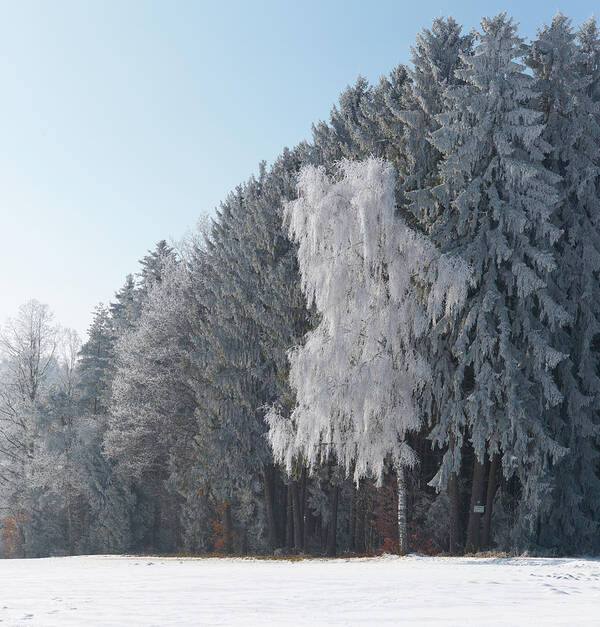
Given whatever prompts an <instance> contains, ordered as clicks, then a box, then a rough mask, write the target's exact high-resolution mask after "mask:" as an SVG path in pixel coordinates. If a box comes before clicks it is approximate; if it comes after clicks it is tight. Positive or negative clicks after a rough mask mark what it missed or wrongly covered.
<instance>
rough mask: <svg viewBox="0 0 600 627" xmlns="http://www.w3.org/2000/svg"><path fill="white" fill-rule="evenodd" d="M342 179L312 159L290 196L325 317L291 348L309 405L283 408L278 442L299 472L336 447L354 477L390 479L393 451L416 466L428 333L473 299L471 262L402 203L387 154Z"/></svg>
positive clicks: (293, 227)
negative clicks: (438, 242) (420, 226)
mask: <svg viewBox="0 0 600 627" xmlns="http://www.w3.org/2000/svg"><path fill="white" fill-rule="evenodd" d="M338 170H339V180H333V179H332V178H330V177H328V176H327V175H326V174H325V172H324V170H323V169H322V168H315V167H313V166H307V167H305V168H303V170H302V171H301V173H300V175H299V182H298V194H299V197H298V199H297V200H295V201H292V202H290V203H288V204H287V207H286V219H287V220H288V224H289V233H290V236H291V237H292V238H293V239H294V240H295V241H296V242H297V243H298V262H299V268H300V273H301V281H302V290H303V291H304V293H305V295H306V297H307V300H308V302H309V305H314V306H315V307H316V309H317V311H318V313H319V314H320V316H321V318H320V322H319V324H318V326H317V327H316V328H315V329H313V330H312V331H310V332H309V333H308V334H307V335H306V336H305V343H304V344H303V345H302V346H298V347H296V348H294V349H292V350H291V351H290V354H289V358H290V362H291V364H290V366H291V368H290V381H291V385H292V387H293V389H294V390H295V392H296V396H297V402H296V406H295V408H294V410H293V412H292V415H291V418H286V417H284V416H282V415H281V411H280V410H279V409H278V408H277V407H273V408H272V409H271V411H270V412H269V413H268V415H267V420H268V422H269V426H270V431H269V439H270V442H271V445H272V447H273V450H274V454H275V457H276V458H277V459H278V461H279V462H281V463H283V464H285V465H286V467H287V469H288V471H289V470H291V469H292V466H293V463H294V459H295V458H296V457H297V456H302V457H303V458H304V459H305V461H306V462H307V463H308V465H309V466H311V467H313V468H314V467H315V466H316V465H317V464H318V463H319V462H321V461H323V460H324V459H325V458H327V457H328V456H329V455H331V454H333V455H334V456H335V457H336V458H337V459H338V461H339V462H340V463H341V464H343V465H344V466H345V468H346V471H347V472H350V469H351V467H352V466H354V478H355V480H358V479H359V478H360V477H363V476H373V477H375V478H377V479H380V478H381V476H382V474H383V471H384V467H385V463H386V460H388V459H389V460H390V461H392V462H393V463H394V464H395V465H396V466H397V467H402V466H406V465H408V466H412V465H414V463H415V461H416V456H415V453H414V451H413V450H412V449H411V448H410V446H409V445H408V444H407V442H406V435H407V433H409V432H411V431H416V430H418V429H419V427H420V425H421V417H420V412H419V410H418V407H417V402H416V401H417V397H418V395H419V392H420V391H421V389H422V388H423V386H424V385H425V384H427V382H428V381H429V379H430V368H429V365H428V363H427V360H426V358H425V357H424V355H423V354H422V353H421V351H420V349H419V342H420V340H421V339H422V338H423V336H424V335H425V334H426V333H427V331H428V329H429V328H430V325H431V324H432V323H435V322H436V321H439V320H440V319H441V318H442V317H443V316H444V315H446V314H448V313H450V312H452V310H454V309H456V308H458V307H460V306H461V304H462V303H463V302H464V300H465V298H466V292H467V286H468V281H469V270H468V268H467V267H466V266H465V265H464V264H463V263H461V262H460V261H459V260H458V259H457V258H454V257H450V256H444V255H441V254H440V253H439V252H438V251H437V250H436V249H435V247H434V246H433V245H431V244H430V243H429V241H428V240H427V239H426V238H425V237H424V236H422V235H420V234H418V233H416V232H415V231H413V230H411V229H410V228H409V227H408V226H407V225H406V224H405V223H404V222H403V221H402V220H401V219H400V218H399V217H397V215H396V211H395V200H394V183H395V173H394V169H393V168H392V166H391V165H389V164H388V163H386V162H384V161H382V160H379V159H374V158H371V159H368V160H366V161H364V162H360V163H359V162H350V161H342V162H341V163H340V164H339V167H338Z"/></svg>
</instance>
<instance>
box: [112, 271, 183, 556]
mask: <svg viewBox="0 0 600 627" xmlns="http://www.w3.org/2000/svg"><path fill="white" fill-rule="evenodd" d="M185 289H187V276H186V270H185V268H184V266H183V264H181V263H179V262H176V261H175V260H174V259H173V260H171V262H170V263H163V265H162V268H161V271H160V280H159V281H155V282H154V283H153V284H151V285H150V286H149V287H148V288H147V289H146V293H145V300H144V306H143V310H142V313H141V315H140V318H139V319H138V321H137V323H136V326H135V328H134V329H133V330H132V331H130V332H127V333H125V334H124V335H123V336H122V337H121V338H120V339H119V341H118V343H117V347H116V354H117V359H118V362H117V363H118V369H117V374H116V376H115V380H114V382H113V386H112V399H111V414H110V422H109V429H108V431H107V433H106V436H105V451H106V453H107V455H108V456H109V458H110V459H111V460H113V462H114V464H115V467H116V471H117V473H118V474H119V476H121V477H123V478H124V479H126V480H127V481H128V482H131V483H133V484H136V485H139V486H141V487H142V488H143V490H144V491H145V492H148V493H149V495H150V496H151V498H152V501H153V502H152V503H151V504H150V505H151V506H152V507H153V508H154V518H153V521H152V525H153V528H152V530H151V533H152V539H151V543H152V546H154V547H155V548H161V549H162V550H165V551H166V550H171V551H172V550H174V549H175V548H176V546H178V542H179V539H178V524H179V523H178V514H179V499H178V497H177V495H176V493H175V492H174V491H173V490H172V489H171V488H170V486H169V479H170V477H171V473H172V471H173V470H174V468H182V467H184V466H185V464H186V463H190V460H191V459H192V453H191V451H190V450H189V449H190V448H192V449H193V447H194V435H195V430H194V425H195V422H194V410H195V402H194V398H193V394H192V391H191V388H190V384H189V380H188V377H189V372H188V363H187V355H188V354H189V352H190V351H191V347H190V344H189V334H188V328H187V325H188V323H187V317H186V314H187V311H186V304H187V303H186V298H185V294H184V290H185Z"/></svg>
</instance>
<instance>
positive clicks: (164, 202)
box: [0, 0, 595, 335]
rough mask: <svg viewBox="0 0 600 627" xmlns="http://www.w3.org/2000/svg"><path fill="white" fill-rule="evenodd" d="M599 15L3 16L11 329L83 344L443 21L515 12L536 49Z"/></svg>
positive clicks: (426, 7)
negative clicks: (175, 248)
mask: <svg viewBox="0 0 600 627" xmlns="http://www.w3.org/2000/svg"><path fill="white" fill-rule="evenodd" d="M563 2H564V0H563ZM594 4H595V3H592V2H590V1H587V2H579V1H577V0H571V1H570V2H569V4H568V5H567V3H566V2H564V4H563V5H552V4H548V2H543V1H539V0H533V1H529V2H502V3H500V2H496V1H494V2H489V1H486V0H482V1H479V2H464V1H455V2H452V3H450V2H447V1H446V2H432V1H428V0H421V1H419V2H404V1H401V0H395V1H394V0H382V1H378V0H371V1H370V2H365V1H364V0H358V1H355V0H339V1H338V0H336V1H328V0H321V1H313V0H297V1H294V2H292V1H291V0H290V1H288V0H285V1H284V0H280V1H275V0H270V1H267V0H253V1H252V2H251V1H249V0H246V1H241V0H240V1H227V0H220V1H217V0H213V1H211V2H204V1H202V0H197V1H195V2H187V1H183V0H173V1H171V2H164V1H160V2H159V1H156V2H154V1H151V0H146V1H137V0H104V1H99V0H77V1H67V0H45V1H43V2H39V1H36V2H33V1H30V0H0V81H1V84H0V322H2V321H4V320H5V319H6V318H7V317H8V316H11V315H14V314H16V312H17V309H18V306H19V305H20V304H22V303H24V302H25V301H27V300H29V299H32V298H35V299H37V300H39V301H41V302H44V303H47V304H48V305H49V306H50V308H51V309H52V310H53V311H54V312H55V316H56V320H57V321H58V322H60V323H61V324H62V325H64V326H66V327H71V328H74V329H76V330H77V331H79V332H80V333H81V334H82V335H84V334H85V331H86V329H87V328H88V326H89V323H90V322H91V312H92V311H93V309H94V307H95V306H96V305H97V304H98V303H99V302H104V303H107V302H108V301H110V299H111V298H112V296H113V294H114V292H115V291H117V290H118V289H119V287H120V286H121V285H122V284H123V282H124V279H125V276H126V275H127V274H128V273H133V272H136V271H137V269H138V260H139V259H140V258H141V257H143V256H144V255H145V254H146V252H147V251H148V249H151V248H153V246H154V244H155V243H156V242H157V241H159V240H160V239H167V240H174V241H177V240H180V239H181V238H182V237H183V236H184V235H185V234H186V233H189V232H190V231H192V230H193V229H194V228H195V225H196V222H197V220H198V218H199V217H200V216H201V215H204V214H209V215H210V214H213V213H214V210H215V207H217V206H218V204H219V201H220V200H222V199H224V198H225V197H226V196H227V194H228V192H229V191H231V190H232V189H233V188H234V187H235V186H236V185H237V184H239V183H241V182H243V181H244V180H246V179H247V178H248V177H249V176H250V175H251V174H252V173H253V172H255V171H256V170H257V165H258V163H259V162H260V161H261V160H266V161H267V162H268V163H271V162H272V161H273V159H274V158H275V157H276V156H277V155H278V154H279V153H280V152H281V150H282V148H283V147H284V146H290V147H291V146H294V145H296V144H297V143H298V142H299V141H301V140H303V139H309V138H310V128H311V124H312V123H313V122H316V121H318V120H321V119H324V120H326V119H327V118H328V114H329V111H330V109H331V107H332V105H333V104H334V103H335V102H336V100H337V97H338V95H339V93H340V92H341V91H342V90H343V89H344V87H345V86H346V85H347V84H349V83H354V81H355V80H356V77H357V76H358V74H361V75H362V76H365V77H366V78H367V79H369V81H371V82H376V81H377V80H378V78H379V77H380V76H381V75H382V74H387V73H388V72H389V71H390V70H391V69H392V68H393V67H394V66H395V65H396V64H397V63H399V62H408V60H409V54H410V53H409V46H410V45H411V44H412V43H413V41H414V39H415V34H416V33H417V32H418V31H420V29H421V28H423V27H428V26H430V24H431V20H432V19H433V18H434V17H436V16H440V15H449V14H451V15H453V16H454V18H455V19H456V20H457V21H459V22H460V23H461V24H463V26H464V27H465V29H466V30H470V29H471V28H473V27H477V26H478V24H479V21H480V18H481V16H482V15H495V14H496V13H498V12H499V11H501V10H502V11H503V10H506V11H508V13H509V14H511V15H513V16H514V17H515V19H516V20H517V21H518V22H520V25H521V26H520V32H521V34H522V36H526V37H531V36H535V32H536V28H537V27H538V26H539V25H540V24H541V23H542V22H550V21H551V20H552V17H553V15H554V14H555V13H556V12H557V11H558V10H562V11H563V12H564V13H566V14H567V15H568V16H570V17H571V18H572V19H573V22H574V24H579V23H581V22H582V21H584V20H585V19H587V18H588V17H589V16H590V15H591V14H592V13H593V8H594Z"/></svg>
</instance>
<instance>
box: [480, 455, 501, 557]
mask: <svg viewBox="0 0 600 627" xmlns="http://www.w3.org/2000/svg"><path fill="white" fill-rule="evenodd" d="M499 464H500V455H498V453H496V454H495V455H494V457H493V458H492V461H491V463H490V472H489V476H488V484H487V493H486V499H485V512H484V514H483V528H482V531H481V548H483V549H489V548H490V539H491V528H492V513H493V508H494V497H495V496H496V490H497V489H498V481H497V479H496V475H497V474H498V466H499Z"/></svg>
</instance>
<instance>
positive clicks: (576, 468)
mask: <svg viewBox="0 0 600 627" xmlns="http://www.w3.org/2000/svg"><path fill="white" fill-rule="evenodd" d="M583 29H584V30H583V33H585V35H584V37H585V40H584V41H585V42H586V44H585V45H584V46H580V47H578V46H577V45H576V44H575V36H576V35H575V33H574V32H573V29H572V28H571V26H570V21H569V20H568V19H567V18H566V17H565V16H564V15H562V14H560V13H559V14H557V15H556V16H555V17H554V19H553V20H552V23H551V24H550V25H549V26H546V25H545V26H543V27H542V28H541V29H540V30H539V32H538V38H537V39H536V40H535V41H534V42H532V44H531V48H530V54H529V56H528V64H529V66H530V67H531V68H532V70H533V72H534V75H535V77H536V78H537V84H536V90H537V91H538V92H539V98H540V108H541V110H542V112H543V114H544V120H545V128H544V132H543V135H542V137H543V138H544V140H545V141H546V142H547V143H548V144H549V146H550V150H549V151H548V153H547V154H546V159H545V164H546V167H547V168H548V169H550V170H551V171H552V172H554V173H555V174H557V175H558V176H560V177H561V181H560V183H559V185H558V193H559V198H558V204H557V205H556V210H555V213H554V215H553V223H554V224H555V225H556V226H557V227H558V228H559V229H560V230H561V231H562V233H561V236H560V238H559V239H558V241H557V242H556V245H555V247H554V254H555V257H556V259H557V269H556V271H555V272H554V279H553V282H554V284H555V293H554V297H555V298H556V300H557V301H558V302H559V303H561V305H562V306H563V307H564V308H565V309H566V310H567V311H568V313H569V317H570V324H569V325H567V326H565V327H564V328H560V329H558V330H557V332H556V334H555V336H556V339H555V340H554V341H555V343H556V346H557V347H558V348H559V349H560V350H561V351H562V352H564V353H565V354H568V358H567V359H565V360H563V361H562V362H561V363H560V364H559V365H558V381H559V387H560V391H561V393H562V395H563V396H564V402H563V403H562V404H561V406H560V407H559V408H557V409H556V410H555V411H554V412H552V413H551V417H552V418H553V419H554V421H555V422H554V424H553V429H554V431H555V437H556V438H557V440H558V441H559V442H560V443H561V444H562V445H563V446H565V447H567V448H568V449H569V452H568V454H567V455H565V456H564V457H563V458H562V459H561V461H560V462H559V463H558V465H557V466H556V468H555V470H554V473H553V474H554V480H555V485H554V490H553V494H552V499H551V505H549V507H548V509H549V511H548V512H547V513H546V515H545V516H544V519H543V521H541V522H540V534H539V535H540V537H539V538H538V540H539V541H540V542H541V543H542V544H545V545H546V546H549V547H551V548H554V549H558V548H559V547H561V548H562V550H569V551H577V550H580V551H581V550H585V551H593V550H597V549H598V548H599V546H600V545H599V544H598V539H597V538H598V524H599V521H600V478H599V476H598V470H599V468H600V451H599V449H598V436H599V435H600V419H599V413H598V412H599V411H600V378H599V376H598V374H599V373H598V348H599V345H598V340H599V338H600V283H599V282H598V277H599V276H600V213H599V212H600V169H599V166H600V153H599V150H598V146H600V124H599V122H600V97H598V96H599V94H598V91H597V78H598V67H597V60H593V59H590V57H589V53H588V52H587V48H588V47H589V48H591V49H593V38H592V36H591V34H592V29H593V25H592V23H591V22H588V23H587V24H586V25H584V27H583ZM595 39H596V44H595V47H596V50H598V41H597V34H596V35H595ZM595 54H596V56H597V52H596V53H595Z"/></svg>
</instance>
